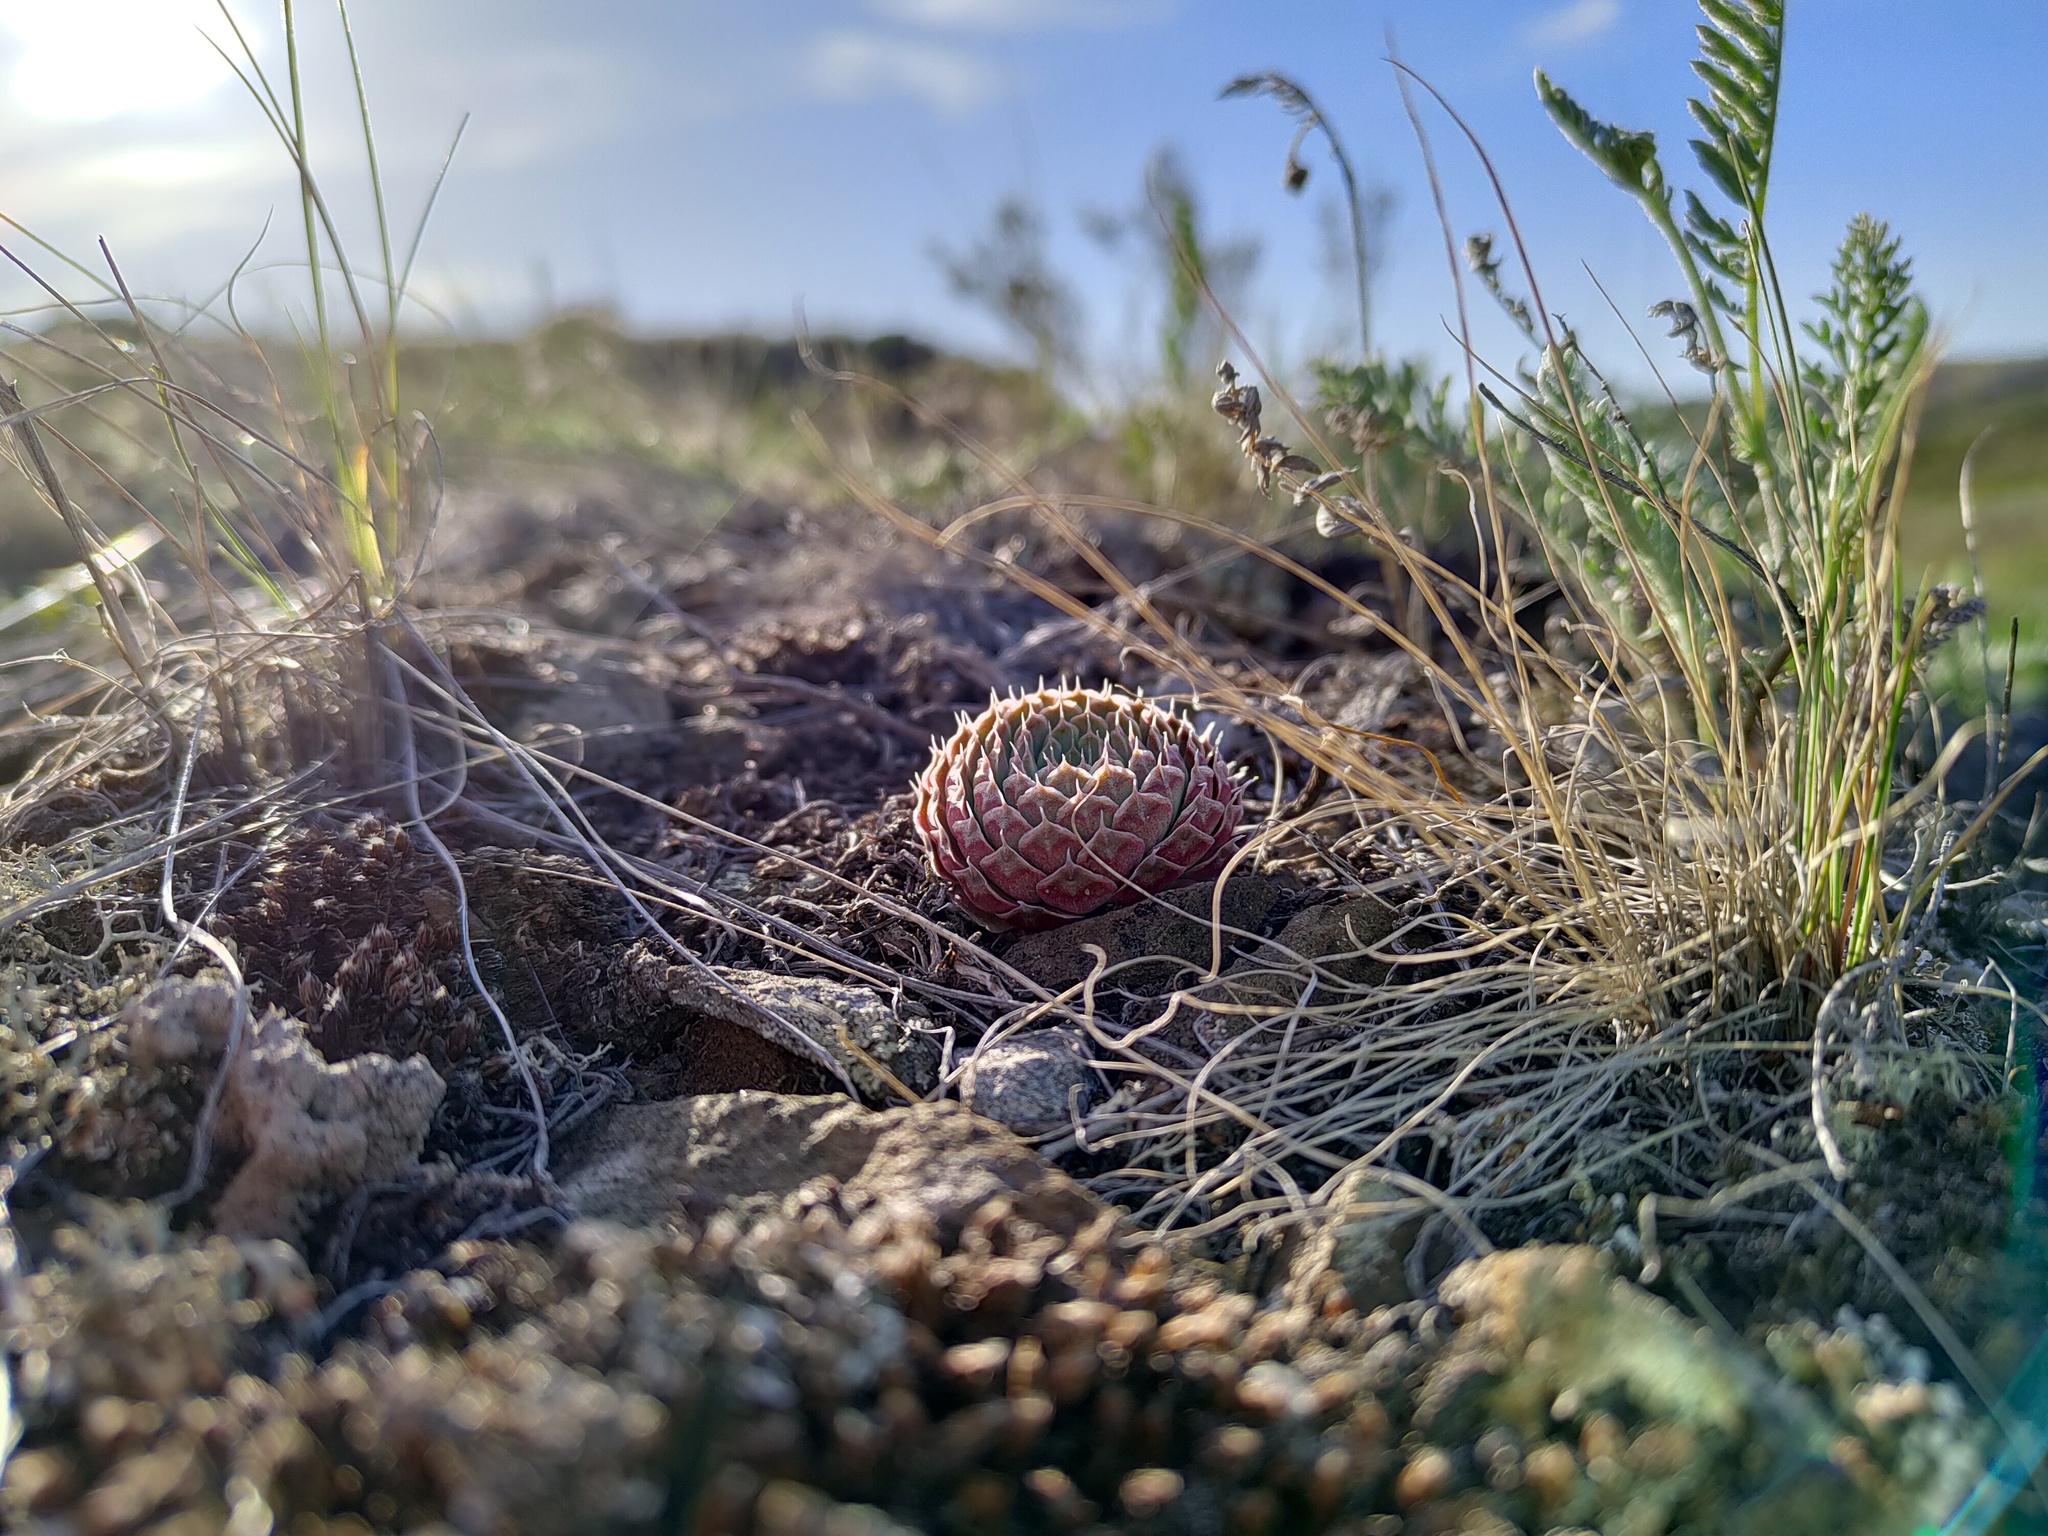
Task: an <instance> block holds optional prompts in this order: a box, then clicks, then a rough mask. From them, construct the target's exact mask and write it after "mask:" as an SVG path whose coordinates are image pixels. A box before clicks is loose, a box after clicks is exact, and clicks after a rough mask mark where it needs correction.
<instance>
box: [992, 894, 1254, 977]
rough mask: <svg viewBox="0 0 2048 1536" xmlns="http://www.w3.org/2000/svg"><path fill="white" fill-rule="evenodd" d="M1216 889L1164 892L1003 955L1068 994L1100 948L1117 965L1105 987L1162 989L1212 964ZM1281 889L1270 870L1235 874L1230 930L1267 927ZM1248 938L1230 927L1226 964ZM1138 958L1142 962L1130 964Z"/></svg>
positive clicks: (1227, 915)
mask: <svg viewBox="0 0 2048 1536" xmlns="http://www.w3.org/2000/svg"><path fill="white" fill-rule="evenodd" d="M1215 890H1216V882H1215V881H1213V880H1210V881H1205V882H1204V883H1203V884H1201V885H1190V886H1186V887H1183V888H1182V889H1180V890H1177V891H1168V892H1165V893H1164V894H1163V895H1161V896H1160V897H1159V898H1158V899H1157V900H1156V901H1146V902H1140V903H1139V904H1138V905H1136V906H1131V907H1119V908H1118V909H1117V910H1116V911H1114V912H1104V913H1102V914H1101V915H1100V916H1098V917H1084V918H1082V919H1081V920H1080V921H1079V922H1075V923H1066V924H1063V925H1062V926H1060V927H1058V928H1053V929H1049V930H1047V931H1046V932H1044V933H1033V934H1027V935H1025V936H1024V937H1023V938H1021V939H1019V940H1017V942H1016V943H1014V944H1012V945H1011V946H1010V947H1009V949H1008V950H1006V951H1005V952H1004V954H1003V959H1004V960H1005V961H1007V962H1008V963H1009V964H1011V965H1013V966H1015V967H1016V968H1017V969H1018V970H1020V971H1022V972H1023V973H1024V974H1025V975H1026V976H1029V977H1030V978H1031V979H1032V980H1033V981H1035V982H1037V983H1039V985H1041V986H1045V987H1050V988H1052V989H1053V990H1054V991H1062V990H1064V989H1066V988H1067V987H1071V986H1073V985H1074V984H1075V983H1076V982H1079V981H1081V980H1082V979H1083V978H1084V977H1086V976H1087V974H1088V972H1089V970H1090V969H1091V968H1092V967H1093V965H1094V964H1095V961H1094V957H1093V956H1091V955H1089V954H1087V953H1086V952H1085V951H1084V948H1083V946H1084V945H1089V944H1094V945H1099V946H1100V947H1101V948H1102V950H1103V951H1104V952H1105V953H1106V954H1107V955H1108V956H1109V963H1110V966H1111V967H1112V968H1117V969H1116V970H1115V974H1114V975H1113V976H1110V977H1109V978H1108V979H1107V980H1106V982H1105V985H1107V986H1112V987H1116V988H1119V989H1121V990H1123V991H1126V992H1139V993H1147V992H1149V993H1157V992H1163V991H1165V990H1166V989H1167V988H1169V987H1171V986H1173V985H1174V984H1175V983H1176V981H1177V980H1178V979H1179V978H1181V977H1182V976H1184V975H1185V974H1186V972H1187V970H1188V968H1189V967H1191V966H1192V967H1195V968H1196V969H1198V970H1206V969H1207V968H1208V965H1209V959H1210V953H1211V945H1212V937H1213V935H1212V930H1211V928H1210V926H1209V918H1210V911H1211V900H1212V898H1213V896H1214V894H1215ZM1281 892H1282V887H1281V886H1280V885H1279V883H1278V882H1277V881H1274V880H1272V879H1269V878H1268V877H1266V876H1264V875H1259V874H1252V873H1250V872H1245V873H1241V874H1236V875H1233V876H1231V878H1230V882H1229V884H1227V885H1226V886H1225V887H1224V889H1223V911H1222V917H1223V925H1224V927H1225V928H1226V929H1230V928H1235V929H1238V930H1240V931H1242V932H1245V933H1251V934H1257V933H1259V932H1261V931H1262V930H1263V928H1264V926H1265V922H1266V918H1267V917H1268V916H1269V915H1270V914H1271V913H1272V911H1273V908H1274V906H1275V905H1276V904H1277V903H1278V902H1279V900H1280V896H1281ZM1241 942H1243V941H1242V940H1239V939H1237V938H1236V937H1235V935H1233V934H1230V933H1228V932H1226V933H1225V934H1224V935H1223V953H1224V958H1225V961H1226V962H1227V961H1228V960H1229V956H1230V949H1231V945H1232V944H1233V943H1241ZM1132 961H1135V962H1138V963H1136V964H1127V963H1126V962H1132Z"/></svg>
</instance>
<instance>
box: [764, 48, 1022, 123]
mask: <svg viewBox="0 0 2048 1536" xmlns="http://www.w3.org/2000/svg"><path fill="white" fill-rule="evenodd" d="M803 78H804V83H805V84H806V85H807V86H809V87H810V89H811V91H812V92H813V93H814V94H816V95H818V96H822V97H824V98H825V99H826V100H828V101H872V100H875V99H876V98H878V97H884V96H909V97H913V98H915V99H916V100H919V101H922V102H924V103H926V104H927V105H929V106H932V107H935V108H937V109H938V110H939V111H941V112H945V113H948V114H950V115H954V116H958V115H959V114H961V113H964V112H970V111H972V110H973V109H974V108H976V107H978V106H980V105H982V104H983V103H984V102H987V101H988V100H990V99H991V98H993V97H995V96H998V95H1000V94H1001V93H1002V89H1003V82H1002V77H1001V76H1000V75H999V74H998V73H997V71H996V68H995V66H994V65H993V64H991V63H990V62H989V61H988V60H987V59H985V58H982V57H981V56H980V55H978V54H973V53H968V52H966V51H965V50H963V49H959V48H955V47H952V46H950V45H948V44H945V43H934V42H928V41H925V40H923V39H919V38H908V37H888V36H884V35H883V34H881V33H876V32H857V31H840V32H828V33H825V34H824V35H823V36H821V37H819V38H817V39H816V40H814V41H813V42H812V44H811V47H810V51H809V52H808V53H807V54H806V55H805V56H804V61H803Z"/></svg>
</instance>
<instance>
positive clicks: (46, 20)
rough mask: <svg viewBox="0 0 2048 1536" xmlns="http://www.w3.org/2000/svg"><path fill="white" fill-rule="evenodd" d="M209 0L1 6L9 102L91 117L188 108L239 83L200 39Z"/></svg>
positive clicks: (42, 112) (212, 28)
mask: <svg viewBox="0 0 2048 1536" xmlns="http://www.w3.org/2000/svg"><path fill="white" fill-rule="evenodd" d="M202 28H203V29H204V32H205V33H206V34H208V35H212V36H215V37H221V38H225V37H226V35H227V25H226V21H225V19H224V18H223V17H222V16H221V13H220V9H219V7H218V6H216V5H214V4H213V3H212V0H62V3H60V4H40V5H32V4H22V5H13V6H8V7H5V8H4V9H0V40H4V45H5V51H6V54H8V55H11V57H8V58H6V62H5V65H4V67H5V70H6V76H5V78H6V83H7V92H6V94H7V97H8V99H9V100H10V101H12V103H13V104H14V105H15V106H16V107H18V108H20V109H21V110H23V111H26V112H29V113H31V114H33V115H34V116H37V117H43V118H52V119H59V120H64V121H70V122H81V121H92V120H95V119H99V118H108V117H114V116H118V115H120V114H122V113H128V112H147V111H161V110H163V109H165V108H173V107H183V106H189V105H191V104H192V103H193V102H196V101H198V100H200V99H201V98H202V97H205V96H207V95H209V94H211V93H212V92H213V91H214V90H216V89H218V88H219V87H220V86H221V85H223V84H225V83H226V82H227V81H229V80H230V79H232V78H233V76H232V75H231V73H230V72H229V70H228V67H227V64H226V63H225V62H224V61H223V60H222V59H221V57H220V55H219V54H218V53H217V52H215V51H214V48H213V45H212V44H211V43H209V42H208V41H207V40H206V36H205V35H202V30H201V29H202Z"/></svg>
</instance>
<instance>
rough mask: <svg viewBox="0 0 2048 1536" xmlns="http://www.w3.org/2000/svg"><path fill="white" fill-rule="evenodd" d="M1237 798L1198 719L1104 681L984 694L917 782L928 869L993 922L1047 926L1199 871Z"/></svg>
mask: <svg viewBox="0 0 2048 1536" xmlns="http://www.w3.org/2000/svg"><path fill="white" fill-rule="evenodd" d="M1242 810H1243V790H1242V787H1241V786H1240V785H1239V783H1238V782H1237V780H1236V779H1235V778H1234V777H1233V776H1232V775H1231V773H1230V770H1229V769H1227V768H1226V767H1225V766H1224V765H1223V761H1222V759H1221V758H1220V757H1219V756H1218V755H1217V752H1216V747H1215V744H1214V743H1213V742H1212V741H1211V740H1210V739H1209V736H1208V734H1207V733H1206V732H1197V731H1196V730H1195V729H1194V727H1193V726H1191V725H1190V724H1189V723H1188V722H1187V721H1186V720H1185V719H1184V718H1182V717H1181V716H1180V715H1177V714H1174V713H1172V712H1171V711H1169V710H1165V709H1161V708H1160V707H1159V706H1158V705H1156V704H1153V703H1150V702H1148V701H1147V700H1145V699H1143V698H1141V697H1138V696H1137V695H1135V694H1127V693H1121V692H1118V691H1116V690H1114V689H1111V688H1101V689H1088V688H1041V689H1039V690H1038V691H1036V692H1035V693H1027V694H1022V695H1020V696H1016V697H1012V698H1007V699H991V700H990V702H989V707H988V708H987V709H985V710H983V711H982V712H981V713H980V714H979V715H976V716H974V717H973V718H972V719H968V718H966V717H965V716H963V717H962V719H961V722H960V728H959V729H958V730H957V731H955V732H954V733H953V735H952V736H951V737H950V738H949V739H948V740H946V741H945V742H943V743H941V744H940V745H939V746H938V747H937V748H936V750H935V751H934V752H933V754H932V760H931V763H930V765H929V766H928V767H927V768H926V769H925V771H924V772H923V774H921V775H920V776H919V778H918V781H917V810H916V820H917V833H918V838H919V840H920V841H921V842H922V843H923V844H924V849H925V853H926V856H927V857H928V858H929V859H930V860H931V866H932V869H933V871H934V872H935V873H936V874H937V875H938V876H939V878H940V879H942V880H944V881H945V882H946V884H947V885H949V886H951V887H952V889H953V893H954V895H955V896H956V897H957V898H958V899H959V902H960V904H961V905H962V906H963V907H965V908H966V909H967V910H968V911H970V912H972V913H973V914H974V915H975V916H976V917H979V918H981V919H982V920H983V921H984V922H987V923H989V924H992V925H993V926H995V927H999V928H1026V929H1029V928H1051V927H1054V926H1056V925H1057V924H1060V923H1064V922H1070V921H1072V920H1073V919H1075V918H1079V917H1088V916H1091V915H1092V914H1094V913H1097V912H1101V911H1105V910H1107V909H1108V908H1111V907H1116V906H1122V905H1124V904H1126V903H1129V902H1135V901H1142V900H1143V899H1144V898H1145V897H1146V896H1147V895H1149V894H1151V893H1152V892H1155V891H1163V890H1167V889H1170V888H1171V887H1173V886H1177V885H1184V884H1186V883H1188V882H1189V881H1192V880H1201V879H1207V878H1209V877H1210V876H1213V875H1215V874H1216V873H1217V872H1218V871H1220V870H1221V869H1222V867H1223V864H1224V862H1225V861H1226V860H1227V859H1228V858H1229V856H1230V853H1231V850H1232V848H1233V846H1234V845H1235V843H1236V839H1237V833H1238V821H1239V818H1240V816H1241V815H1242Z"/></svg>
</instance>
